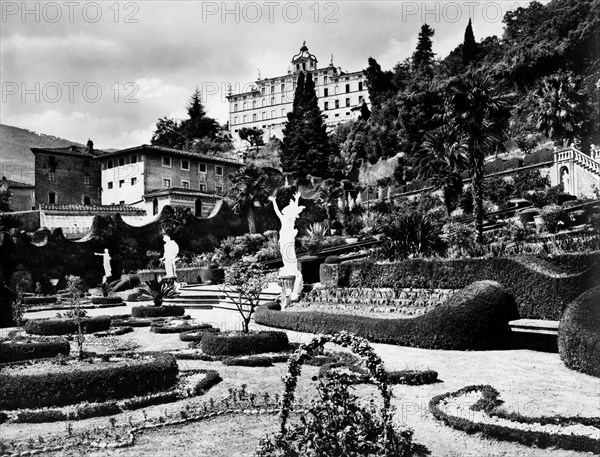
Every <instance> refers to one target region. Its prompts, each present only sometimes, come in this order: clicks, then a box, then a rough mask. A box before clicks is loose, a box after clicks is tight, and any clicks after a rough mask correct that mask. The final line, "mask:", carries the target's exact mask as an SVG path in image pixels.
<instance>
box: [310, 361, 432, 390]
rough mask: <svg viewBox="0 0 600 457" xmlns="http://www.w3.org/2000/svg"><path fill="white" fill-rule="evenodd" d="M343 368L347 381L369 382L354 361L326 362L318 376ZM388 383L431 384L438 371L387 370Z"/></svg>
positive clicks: (367, 377) (366, 375)
mask: <svg viewBox="0 0 600 457" xmlns="http://www.w3.org/2000/svg"><path fill="white" fill-rule="evenodd" d="M340 368H341V369H343V370H342V371H343V372H344V371H345V373H344V375H345V376H346V377H347V380H348V382H351V383H353V384H363V383H368V382H371V376H370V374H369V372H368V371H367V370H366V369H365V368H364V367H362V366H360V365H357V364H354V363H346V362H332V363H326V364H324V365H322V366H321V368H320V369H319V377H320V378H325V377H327V376H329V375H330V374H331V373H332V372H333V371H337V370H338V369H340ZM386 380H387V383H388V384H405V385H409V386H422V385H425V384H433V383H434V382H437V381H438V373H437V371H434V370H400V371H388V372H387V378H386Z"/></svg>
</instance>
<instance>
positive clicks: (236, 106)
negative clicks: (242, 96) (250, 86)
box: [233, 103, 238, 113]
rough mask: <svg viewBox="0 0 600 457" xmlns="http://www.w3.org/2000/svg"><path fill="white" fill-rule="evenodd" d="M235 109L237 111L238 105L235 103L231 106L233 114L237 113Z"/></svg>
mask: <svg viewBox="0 0 600 457" xmlns="http://www.w3.org/2000/svg"><path fill="white" fill-rule="evenodd" d="M237 109H238V105H237V103H234V105H233V112H234V113H235V112H236V111H237Z"/></svg>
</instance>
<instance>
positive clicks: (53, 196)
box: [48, 192, 56, 205]
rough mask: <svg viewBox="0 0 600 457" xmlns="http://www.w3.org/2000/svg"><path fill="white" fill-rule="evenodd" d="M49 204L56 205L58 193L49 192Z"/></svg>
mask: <svg viewBox="0 0 600 457" xmlns="http://www.w3.org/2000/svg"><path fill="white" fill-rule="evenodd" d="M48 204H50V205H56V192H48Z"/></svg>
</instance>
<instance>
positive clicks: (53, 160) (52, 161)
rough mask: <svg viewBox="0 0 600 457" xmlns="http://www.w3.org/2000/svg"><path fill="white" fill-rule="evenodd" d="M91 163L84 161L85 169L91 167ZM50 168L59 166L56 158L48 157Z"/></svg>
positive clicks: (87, 160)
mask: <svg viewBox="0 0 600 457" xmlns="http://www.w3.org/2000/svg"><path fill="white" fill-rule="evenodd" d="M90 163H91V162H90V160H89V159H84V161H83V166H84V167H89V166H90ZM48 166H49V167H50V168H56V167H57V166H58V160H56V157H55V156H48Z"/></svg>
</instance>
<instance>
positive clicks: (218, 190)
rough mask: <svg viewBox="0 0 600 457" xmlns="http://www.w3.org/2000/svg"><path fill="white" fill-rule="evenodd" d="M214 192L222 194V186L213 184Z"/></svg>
mask: <svg viewBox="0 0 600 457" xmlns="http://www.w3.org/2000/svg"><path fill="white" fill-rule="evenodd" d="M215 192H216V193H217V195H222V194H223V186H221V185H217V186H215Z"/></svg>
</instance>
